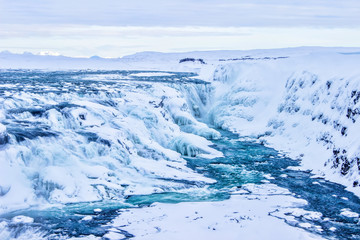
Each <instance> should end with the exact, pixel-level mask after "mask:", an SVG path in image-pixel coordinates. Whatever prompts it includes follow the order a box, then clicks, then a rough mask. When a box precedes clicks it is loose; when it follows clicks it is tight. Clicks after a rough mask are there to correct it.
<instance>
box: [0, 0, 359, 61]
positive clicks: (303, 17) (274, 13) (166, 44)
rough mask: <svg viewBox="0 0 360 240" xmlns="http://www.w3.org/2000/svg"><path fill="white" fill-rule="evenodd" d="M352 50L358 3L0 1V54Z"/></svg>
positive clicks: (355, 0) (313, 0)
mask: <svg viewBox="0 0 360 240" xmlns="http://www.w3.org/2000/svg"><path fill="white" fill-rule="evenodd" d="M293 46H354V47H360V0H336V1H335V0H302V1H298V0H287V1H285V0H222V1H221V0H181V1H180V0H177V1H175V0H127V1H123V0H98V1H96V0H86V1H85V0H71V1H70V0H62V1H60V0H31V1H30V0H0V51H1V50H10V51H12V52H24V51H30V52H33V53H39V52H44V51H51V52H59V53H60V54H63V55H70V56H92V55H99V56H103V57H118V56H123V55H126V54H131V53H134V52H139V51H164V52H173V51H192V50H215V49H239V50H240V49H253V48H279V47H293Z"/></svg>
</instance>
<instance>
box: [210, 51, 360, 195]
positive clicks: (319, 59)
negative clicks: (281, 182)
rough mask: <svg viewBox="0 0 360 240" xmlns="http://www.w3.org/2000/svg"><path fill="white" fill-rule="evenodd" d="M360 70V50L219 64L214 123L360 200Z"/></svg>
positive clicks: (212, 111) (214, 92)
mask: <svg viewBox="0 0 360 240" xmlns="http://www.w3.org/2000/svg"><path fill="white" fill-rule="evenodd" d="M284 55H286V52H284ZM359 64H360V54H359V53H357V52H354V53H352V54H351V53H338V52H328V53H324V52H323V53H309V54H301V55H299V56H292V57H289V58H281V59H259V60H238V61H232V62H227V63H224V64H221V65H219V66H218V67H217V69H216V70H215V73H214V77H213V89H214V91H213V95H214V97H213V98H212V99H213V105H212V109H211V110H210V114H209V120H210V121H211V122H212V123H213V124H214V125H215V126H217V127H220V128H225V129H228V130H231V131H234V132H237V133H239V134H240V136H251V137H255V138H258V139H259V140H260V141H261V142H264V143H266V144H268V145H270V146H273V147H275V148H276V149H278V150H282V151H285V152H287V153H288V154H289V155H290V156H291V157H294V158H299V159H301V160H302V165H303V167H304V168H305V169H312V170H314V172H315V173H318V174H321V175H325V176H326V177H327V178H328V179H331V180H334V181H336V182H340V183H342V184H345V185H346V186H348V187H349V190H352V191H354V192H356V193H357V194H360V186H359V183H360V175H359V174H360V137H359V132H360V123H359V118H358V117H359V114H360V68H359Z"/></svg>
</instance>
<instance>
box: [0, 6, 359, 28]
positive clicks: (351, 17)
mask: <svg viewBox="0 0 360 240" xmlns="http://www.w3.org/2000/svg"><path fill="white" fill-rule="evenodd" d="M0 1H2V2H1V7H2V10H1V16H0V20H1V22H2V23H7V24H16V23H17V24H79V25H103V26H105V25H107V26H168V27H170V26H174V27H180V26H217V27H220V26H221V27H229V26H233V27H244V26H251V27H254V26H270V27H275V26H279V27H289V26H312V27H313V26H321V27H351V26H359V25H360V17H359V16H360V1H358V0H342V1H338V0H326V1H325V0H312V1H310V0H302V1H299V0H292V1H288V0H267V1H265V0H242V1H239V0H222V1H220V0H207V1H205V0H192V1H191V0H181V1H180V0H179V1H175V0H131V1H124V0H102V1H97V0H96V1H95V0H76V1H73V0H71V1H70V0H62V1H58V0H48V1H44V0H32V1H28V0H11V1H6V0H0Z"/></svg>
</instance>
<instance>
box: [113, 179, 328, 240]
mask: <svg viewBox="0 0 360 240" xmlns="http://www.w3.org/2000/svg"><path fill="white" fill-rule="evenodd" d="M244 189H247V190H244ZM304 205H306V201H304V200H301V199H296V198H294V197H293V196H292V195H291V193H290V192H289V191H287V190H286V189H282V188H279V187H277V186H275V185H271V184H269V185H268V184H265V185H262V186H261V187H257V186H256V185H253V184H248V185H244V186H243V190H241V191H238V192H233V195H232V196H231V198H230V199H229V200H225V201H219V202H201V203H193V202H192V203H179V204H162V203H155V204H152V205H151V206H150V207H145V208H140V209H129V210H122V211H121V212H120V216H119V217H118V218H116V219H115V220H114V222H113V224H111V227H112V228H113V229H112V231H113V232H116V231H117V230H116V229H117V228H121V229H122V230H126V231H128V232H130V233H136V235H135V238H134V239H195V238H196V239H214V240H215V239H221V238H223V239H229V240H230V239H254V240H257V239H259V240H260V239H277V240H280V239H284V240H286V239H322V238H321V237H320V236H316V235H313V234H311V233H308V232H306V231H304V230H302V229H299V228H294V227H292V226H291V225H294V226H298V227H300V228H312V229H313V231H315V232H316V231H318V232H321V231H322V229H321V227H319V226H316V225H315V226H314V225H311V224H309V226H307V225H304V226H302V225H301V223H299V222H298V221H296V220H295V219H293V220H288V223H289V224H286V223H285V221H284V219H286V218H291V217H292V218H294V217H293V216H292V214H290V213H291V212H293V211H295V210H297V209H298V207H303V206H304ZM279 210H281V211H283V212H282V213H283V214H277V213H278V211H279ZM307 214H308V215H309V216H310V215H316V213H315V212H310V213H307ZM302 215H305V214H302ZM273 216H276V217H278V218H279V219H278V218H274V217H273ZM317 227H318V228H317ZM110 239H111V238H110ZM114 239H116V238H114Z"/></svg>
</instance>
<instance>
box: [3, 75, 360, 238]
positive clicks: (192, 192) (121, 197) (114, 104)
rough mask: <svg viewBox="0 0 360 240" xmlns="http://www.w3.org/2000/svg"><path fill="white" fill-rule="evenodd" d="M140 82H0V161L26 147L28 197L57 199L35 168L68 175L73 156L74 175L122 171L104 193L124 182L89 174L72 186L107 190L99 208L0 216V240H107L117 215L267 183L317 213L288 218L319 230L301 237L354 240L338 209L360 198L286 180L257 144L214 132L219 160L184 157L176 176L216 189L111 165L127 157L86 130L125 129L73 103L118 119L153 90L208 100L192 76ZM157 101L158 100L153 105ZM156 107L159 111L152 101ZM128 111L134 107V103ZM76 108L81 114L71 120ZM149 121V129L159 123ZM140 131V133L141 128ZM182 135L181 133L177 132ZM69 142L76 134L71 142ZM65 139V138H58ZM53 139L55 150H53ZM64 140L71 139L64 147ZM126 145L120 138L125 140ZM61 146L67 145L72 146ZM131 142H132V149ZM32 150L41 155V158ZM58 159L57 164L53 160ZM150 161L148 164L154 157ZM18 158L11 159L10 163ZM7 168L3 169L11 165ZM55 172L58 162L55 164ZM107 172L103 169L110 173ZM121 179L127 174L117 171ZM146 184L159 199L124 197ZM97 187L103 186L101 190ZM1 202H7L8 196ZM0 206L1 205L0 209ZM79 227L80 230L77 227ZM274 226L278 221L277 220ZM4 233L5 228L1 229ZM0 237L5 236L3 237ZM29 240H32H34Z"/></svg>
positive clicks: (62, 78) (352, 222) (64, 206)
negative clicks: (58, 121)
mask: <svg viewBox="0 0 360 240" xmlns="http://www.w3.org/2000/svg"><path fill="white" fill-rule="evenodd" d="M139 73H141V72H139V71H73V72H69V71H68V72H42V71H15V70H14V71H3V72H1V73H0V96H1V98H2V103H3V104H4V105H3V107H2V111H3V113H2V114H3V115H4V116H3V117H2V118H0V122H1V123H2V124H3V125H4V126H6V129H7V130H6V131H7V135H6V138H5V137H4V140H3V143H2V144H1V145H0V151H8V150H7V148H9V147H11V146H12V147H14V145H16V146H19V148H20V149H24V148H25V147H28V146H29V145H31V147H30V148H29V149H30V153H26V151H27V150H26V149H25V150H24V151H23V152H21V151H20V150H19V152H21V154H22V156H23V155H26V154H28V155H27V156H25V157H21V160H22V161H25V164H24V165H21V166H23V168H24V171H30V170H31V173H28V174H27V175H26V177H28V178H29V181H31V182H32V184H33V186H32V188H34V189H35V190H34V191H35V193H36V194H37V197H38V198H41V199H42V200H44V201H45V202H47V201H50V202H51V201H54V199H55V198H53V195H51V194H52V192H54V191H57V190H64V189H65V190H66V187H67V186H66V185H65V183H64V187H59V186H57V184H60V183H61V181H58V182H60V183H57V182H56V181H55V180H53V181H52V182H51V181H49V179H47V180H46V181H45V180H42V179H45V178H46V176H43V177H41V176H42V175H41V168H45V167H47V166H49V165H51V166H57V167H58V168H57V169H62V168H60V167H64V168H67V167H69V166H70V165H69V162H67V161H66V160H64V159H62V158H71V157H69V156H70V155H71V154H75V155H76V157H75V159H72V161H74V162H75V163H76V164H78V162H81V163H82V164H79V165H76V166H75V167H85V165H84V161H88V162H90V163H88V164H90V165H94V164H95V163H94V162H93V161H92V159H93V158H94V159H98V160H99V159H100V160H101V159H104V158H114V159H116V160H117V161H120V162H121V164H120V165H119V166H117V165H116V164H115V163H112V164H114V165H111V162H110V163H108V165H101V166H103V167H104V166H106V167H108V168H111V169H112V170H113V171H120V172H121V174H123V175H121V174H120V176H117V175H116V174H115V173H112V174H110V175H109V176H107V177H109V178H108V179H105V180H106V181H107V182H110V183H116V181H118V180H119V179H121V176H126V177H127V178H128V180H127V182H124V183H121V184H120V185H121V187H118V186H114V185H111V184H105V183H103V180H104V179H102V178H101V177H97V176H95V175H96V174H93V175H94V176H93V175H91V176H88V175H86V176H87V178H86V179H87V180H86V181H85V180H84V181H83V182H80V183H79V185H80V184H82V183H83V184H84V185H87V184H88V185H89V186H92V187H94V188H95V189H96V191H99V192H101V191H100V190H101V189H105V191H106V194H103V195H101V194H100V193H99V194H100V195H99V196H100V197H99V199H94V200H92V201H84V200H83V199H81V198H80V199H77V198H75V197H74V198H73V199H75V200H76V201H72V203H58V204H55V205H51V207H50V208H45V209H41V207H39V205H36V206H32V207H27V208H25V209H22V210H16V211H9V212H6V213H3V214H2V215H0V236H6V237H7V238H17V237H21V236H27V235H26V234H28V235H29V236H38V237H39V239H40V238H45V239H67V238H70V237H79V236H86V235H94V236H98V237H102V236H104V235H105V234H106V233H107V231H108V228H110V227H108V226H105V225H106V224H107V223H109V222H111V220H112V219H114V218H115V217H116V216H117V215H118V210H119V209H124V208H138V207H143V206H148V205H150V204H152V203H154V202H164V203H179V202H185V201H188V202H191V201H193V202H201V201H222V200H226V199H228V198H230V197H231V193H232V191H234V189H241V187H242V186H243V185H244V184H248V183H254V184H258V185H261V184H266V183H267V182H270V183H273V184H276V185H278V186H279V187H283V188H286V189H288V190H289V191H290V192H291V193H293V194H294V196H296V197H297V198H301V199H305V200H306V201H307V202H308V204H307V205H306V206H305V207H304V210H307V211H311V212H319V213H321V217H318V218H304V217H303V216H298V217H296V221H297V222H298V223H310V224H311V225H317V226H321V229H322V231H321V232H319V231H318V232H316V231H314V230H313V229H308V230H309V231H313V232H315V233H316V234H320V235H322V236H323V237H325V238H329V239H360V224H359V219H358V218H356V217H355V218H354V217H349V216H345V215H343V214H341V212H342V211H343V209H348V210H351V211H352V212H357V213H360V199H359V198H357V197H356V196H354V195H353V194H352V193H350V192H347V191H346V190H345V189H344V187H343V186H341V185H339V184H336V183H332V182H329V181H326V180H324V179H322V178H318V177H317V176H314V175H313V174H311V172H304V171H299V170H294V169H295V168H292V167H296V166H298V165H299V162H298V161H295V160H292V159H289V158H287V157H285V156H283V155H282V154H280V153H279V152H277V151H276V150H274V149H271V148H268V147H265V146H263V145H261V144H259V143H257V142H255V141H254V142H251V141H246V140H243V139H241V138H240V139H239V137H238V136H236V135H234V134H232V133H229V132H226V131H222V130H218V131H219V132H220V133H221V137H220V138H219V139H211V141H212V144H213V145H212V147H213V148H214V149H216V150H218V151H220V152H222V153H223V155H224V157H216V158H211V159H209V158H203V157H201V155H199V156H195V157H189V156H183V157H184V158H185V159H186V162H185V165H186V166H184V167H186V168H189V169H192V170H193V174H198V175H200V176H205V177H207V178H206V179H214V180H216V182H207V181H205V180H202V179H201V180H198V179H191V178H185V177H184V178H176V177H169V176H163V175H161V174H158V175H157V174H156V173H153V175H155V177H153V176H152V174H149V173H148V172H145V171H140V170H139V167H137V166H136V167H134V166H132V162H131V160H127V161H125V162H124V160H123V159H117V158H116V155H119V158H127V157H128V155H126V154H124V151H123V148H121V149H120V150H119V149H118V148H120V147H118V146H117V145H116V144H117V143H115V141H113V139H112V138H110V137H109V136H108V135H107V137H106V136H104V135H101V133H99V131H97V132H96V131H94V128H95V127H94V126H95V125H96V126H107V125H109V126H112V127H113V128H114V130H113V131H124V129H121V128H119V126H118V125H115V124H114V123H112V122H111V124H113V125H111V124H110V123H109V122H107V121H102V122H101V121H100V123H99V121H98V119H102V118H100V117H99V116H98V115H100V113H99V112H95V111H94V112H95V113H94V112H91V111H90V110H91V106H92V105H86V107H84V106H85V104H84V103H83V102H81V101H80V100H81V99H88V100H89V99H91V102H92V103H94V102H96V103H98V104H100V105H101V106H103V107H109V108H113V109H117V111H119V112H122V111H125V110H124V109H123V108H121V107H119V101H120V100H119V99H126V101H132V100H133V99H132V98H129V93H131V92H133V93H134V92H135V93H140V94H143V93H144V92H150V93H151V94H153V91H154V90H153V89H152V88H154V86H155V87H157V88H158V87H160V85H166V86H167V87H171V88H175V89H176V90H177V92H180V93H181V92H186V94H184V95H186V97H187V98H190V99H191V100H192V101H196V97H194V96H192V95H191V94H192V90H193V89H195V90H196V91H197V94H198V95H199V96H200V97H199V99H200V100H198V101H201V103H203V104H206V99H205V100H204V98H205V97H204V96H203V95H201V94H204V95H206V94H208V91H209V90H208V88H207V85H208V84H207V83H205V82H202V81H201V80H197V79H196V78H194V77H195V76H196V75H194V74H190V73H169V74H168V75H166V74H164V75H163V76H152V75H151V74H149V76H143V75H141V74H139ZM160 75H161V74H160ZM156 84H160V85H156ZM113 90H115V92H114V91H113ZM199 91H200V93H199ZM189 94H190V95H189ZM126 96H127V97H128V98H126ZM73 98H76V99H77V103H74V101H70V100H71V99H73ZM168 98H169V97H168ZM30 99H32V100H30ZM159 99H160V100H161V99H165V98H164V97H161V96H160V97H159ZM194 99H195V100H194ZM147 100H148V99H147ZM155 100H156V101H157V100H158V99H155ZM150 102H151V101H149V103H150ZM162 102H163V100H161V101H160V102H159V101H158V102H156V103H154V104H155V108H156V109H158V108H161V104H162ZM121 103H122V102H121ZM140 103H141V101H140ZM134 104H139V103H137V102H135V103H134ZM165 104H166V103H165ZM198 104H200V103H198ZM95 107H96V108H97V107H98V106H97V105H96V106H95ZM84 108H85V109H86V110H87V111H85V110H84V111H80V110H79V109H84ZM155 108H154V109H155ZM89 109H90V110H89ZM54 111H56V112H59V113H61V114H62V115H61V116H66V117H67V119H70V120H71V121H70V120H69V122H67V123H66V124H62V125H61V127H59V126H54V125H51V123H49V121H48V120H49V119H50V117H49V116H50V115H51V114H52V113H53V112H54ZM72 111H76V114H77V115H76V116H77V117H78V118H79V119H74V117H71V116H73V115H72ZM119 112H116V111H114V112H111V114H113V115H116V116H119V115H120V113H119ZM191 112H192V114H194V115H197V114H198V115H199V116H198V117H201V114H202V112H201V111H199V112H197V108H196V109H194V108H193V109H192V110H191ZM91 114H93V116H95V117H93V119H92V123H91V124H88V123H87V122H86V121H85V120H87V119H89V118H90V115H91ZM111 114H110V115H111ZM127 114H128V112H127ZM162 114H163V116H164V117H166V114H167V113H166V112H163V113H162ZM136 116H138V115H136ZM0 117H1V115H0ZM57 117H59V116H57ZM146 117H147V118H149V119H150V118H151V121H150V120H149V121H150V122H153V121H154V120H153V118H154V117H153V116H150V117H149V114H148V115H146ZM139 118H141V119H143V118H144V117H143V116H140V117H139ZM46 119H47V120H46ZM45 120H46V121H45ZM144 121H145V120H144ZM157 121H158V120H157ZM157 121H155V122H156V123H157ZM145 123H146V124H148V122H145ZM180 125H182V126H181V127H182V128H184V126H183V125H184V124H180ZM147 127H149V125H147ZM150 127H151V126H150ZM152 127H153V126H152ZM155 127H157V125H155ZM72 132H76V134H73V133H72ZM67 134H68V135H69V136H70V138H65V137H64V136H66V135H67ZM131 136H132V135H131ZM151 136H152V135H151ZM61 138H62V140H61V141H60V140H57V139H61ZM71 138H73V139H72V140H71ZM49 139H50V140H49ZM125 139H127V138H126V137H125ZM154 139H155V137H154ZM67 141H70V143H68V142H67ZM71 141H75V142H71ZM129 141H130V140H129ZM131 141H137V140H136V139H135V140H134V139H132V140H131ZM52 142H56V144H64V145H66V144H69V145H71V146H67V147H62V148H61V149H60V150H61V151H64V152H65V153H66V154H65V153H64V154H63V153H61V152H59V151H57V149H56V148H59V147H60V146H55V148H54V146H53V144H52ZM125 143H126V141H125V140H124V141H122V142H121V143H119V146H123V145H125ZM141 143H142V142H141V139H140V140H138V142H137V144H138V145H141ZM76 144H77V145H79V146H80V145H91V146H92V148H93V149H96V153H89V151H90V150H89V149H86V147H84V146H83V147H82V148H81V151H80V150H79V149H77V148H76V147H75V146H72V145H76ZM34 145H38V146H41V149H40V148H37V147H36V146H34ZM127 146H128V148H129V149H128V148H126V147H124V149H125V150H126V149H127V150H128V151H130V152H131V148H132V147H133V148H136V150H137V151H138V152H137V153H138V154H139V152H141V154H140V155H141V156H151V158H154V159H156V160H158V159H160V160H161V156H160V154H159V153H158V152H156V151H155V150H154V149H149V148H148V147H146V148H143V147H142V146H140V147H139V146H137V145H136V144H134V146H135V147H134V146H131V145H130V143H127ZM47 147H49V148H50V150H49V151H52V153H51V154H50V153H48V152H45V153H44V152H42V151H43V149H44V148H47ZM16 149H17V148H16ZM69 149H70V150H71V151H70V150H69ZM140 150H141V151H140ZM32 151H36V152H32ZM39 152H41V153H39ZM49 154H50V155H51V156H49ZM69 154H70V155H69ZM81 154H84V155H81ZM32 155H34V156H36V158H33V159H32V158H31V156H32ZM54 155H56V156H54ZM58 155H60V156H59V157H57V156H58ZM154 155H156V156H155V157H154ZM2 156H4V155H2ZM6 156H9V155H6ZM9 158H10V157H9ZM17 158H18V156H17V157H16V158H14V159H17ZM164 158H165V157H164ZM14 159H10V160H9V161H15V160H14ZM44 159H46V161H45V160H44ZM165 159H166V158H165ZM34 161H42V163H41V164H39V163H34ZM68 161H70V160H68ZM58 162H61V164H59V163H58ZM72 163H73V162H72ZM96 164H99V163H96ZM109 165H111V166H110V167H109ZM96 166H98V165H96ZM34 168H37V169H40V170H38V171H39V172H40V173H39V172H35V173H34V171H35V170H34ZM29 169H30V170H29ZM124 169H127V170H126V171H125V170H124ZM134 169H136V170H137V174H139V175H134V176H133V178H136V179H137V178H138V176H140V175H141V174H143V175H144V176H145V177H146V178H144V179H139V180H136V181H135V180H133V179H131V178H129V176H132V175H131V174H133V173H132V172H130V174H128V175H126V174H127V173H128V172H129V171H133V170H134ZM66 173H67V172H65V174H66ZM70 173H71V174H73V173H78V172H77V171H75V170H74V172H70ZM79 174H80V173H79ZM134 174H135V173H134ZM113 178H116V179H113ZM149 179H150V180H156V181H157V182H156V184H154V185H156V186H155V187H154V186H152V187H153V189H155V190H156V189H161V191H155V190H154V191H151V192H148V193H147V192H146V191H145V192H143V194H141V191H140V194H131V191H130V192H126V191H127V188H129V186H133V185H134V186H135V185H143V184H146V182H147V181H148V180H149ZM95 180H96V181H95ZM88 181H89V182H88ZM132 181H133V182H132ZM0 186H1V185H0ZM99 186H103V188H100V187H99ZM111 186H114V187H113V189H111ZM65 190H64V191H65ZM4 196H6V193H5V194H4ZM67 196H68V195H67ZM2 197H3V196H2V195H0V203H1V198H2ZM71 197H72V196H71ZM94 210H95V211H94ZM100 210H101V211H100ZM16 216H27V217H31V218H32V219H33V222H28V223H26V222H16V221H14V220H13V219H14V217H15V218H16ZM86 217H87V218H88V220H87V221H83V219H84V218H86ZM274 217H279V215H276V214H274ZM280 218H282V217H281V216H280ZM283 219H284V220H285V221H286V222H287V223H288V224H290V225H294V226H298V225H297V224H294V223H293V222H290V221H287V218H286V217H284V218H283ZM2 226H5V227H3V228H1V227H2ZM1 231H2V232H1ZM120 231H121V233H122V234H123V235H124V236H125V237H126V238H132V237H133V235H132V233H128V232H126V231H122V230H121V229H120ZM5 232H7V235H6V234H5ZM33 238H34V239H36V237H33ZM28 239H29V238H28Z"/></svg>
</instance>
